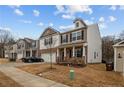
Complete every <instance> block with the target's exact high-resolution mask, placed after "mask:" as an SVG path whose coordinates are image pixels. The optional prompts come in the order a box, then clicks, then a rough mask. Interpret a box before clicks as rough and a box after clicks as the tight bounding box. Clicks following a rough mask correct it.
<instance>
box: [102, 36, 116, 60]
mask: <svg viewBox="0 0 124 93" xmlns="http://www.w3.org/2000/svg"><path fill="white" fill-rule="evenodd" d="M114 44H115V36H105V37H103V38H102V59H103V60H105V61H113V58H114V49H113V45H114Z"/></svg>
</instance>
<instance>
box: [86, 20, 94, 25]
mask: <svg viewBox="0 0 124 93" xmlns="http://www.w3.org/2000/svg"><path fill="white" fill-rule="evenodd" d="M84 22H85V23H86V24H87V25H91V24H93V21H90V20H84Z"/></svg>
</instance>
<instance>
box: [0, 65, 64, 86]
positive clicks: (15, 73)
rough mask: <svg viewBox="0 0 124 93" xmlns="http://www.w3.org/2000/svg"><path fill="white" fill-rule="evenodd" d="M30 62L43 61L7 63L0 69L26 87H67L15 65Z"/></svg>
mask: <svg viewBox="0 0 124 93" xmlns="http://www.w3.org/2000/svg"><path fill="white" fill-rule="evenodd" d="M30 64H41V63H6V64H1V65H0V71H1V72H3V73H4V74H5V75H7V76H8V77H10V78H12V79H13V80H15V81H16V82H17V83H19V84H20V85H22V86H24V87H66V85H63V84H61V83H57V82H54V81H51V80H48V79H45V78H41V77H39V76H36V75H33V74H30V73H28V72H25V71H22V70H20V69H18V68H16V67H15V66H23V65H30Z"/></svg>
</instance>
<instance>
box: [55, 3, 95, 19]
mask: <svg viewBox="0 0 124 93" xmlns="http://www.w3.org/2000/svg"><path fill="white" fill-rule="evenodd" d="M56 9H57V11H55V15H57V14H62V18H64V19H72V18H74V16H75V14H76V13H85V14H92V13H93V10H92V8H91V7H90V6H88V5H66V6H64V5H61V6H58V5H57V6H56Z"/></svg>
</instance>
